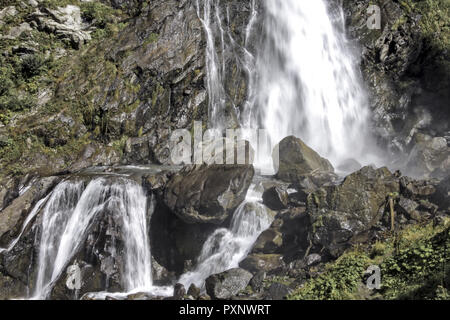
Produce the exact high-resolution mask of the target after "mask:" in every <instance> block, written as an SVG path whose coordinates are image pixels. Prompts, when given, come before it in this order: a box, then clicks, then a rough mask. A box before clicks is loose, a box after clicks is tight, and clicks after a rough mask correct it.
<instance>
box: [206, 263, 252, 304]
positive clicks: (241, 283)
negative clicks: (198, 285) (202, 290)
mask: <svg viewBox="0 0 450 320" xmlns="http://www.w3.org/2000/svg"><path fill="white" fill-rule="evenodd" d="M252 277H253V275H252V274H251V273H250V272H248V271H246V270H244V269H240V268H235V269H231V270H228V271H225V272H222V273H219V274H215V275H212V276H209V277H208V278H207V279H206V281H205V287H206V292H207V293H208V295H210V296H211V298H213V299H220V300H225V299H230V298H231V297H233V296H235V295H237V294H238V293H239V292H240V291H242V290H244V289H245V288H246V287H247V285H248V283H249V282H250V280H251V279H252Z"/></svg>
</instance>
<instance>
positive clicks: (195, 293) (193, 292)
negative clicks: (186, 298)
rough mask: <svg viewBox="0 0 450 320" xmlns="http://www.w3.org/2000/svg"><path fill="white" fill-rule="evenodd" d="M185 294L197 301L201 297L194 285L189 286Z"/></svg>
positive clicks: (199, 291) (198, 289)
mask: <svg viewBox="0 0 450 320" xmlns="http://www.w3.org/2000/svg"><path fill="white" fill-rule="evenodd" d="M187 294H188V295H190V296H192V297H193V298H194V299H198V298H199V297H200V295H201V290H200V288H198V287H197V286H196V285H195V284H193V283H192V284H191V285H190V286H189V289H188V291H187Z"/></svg>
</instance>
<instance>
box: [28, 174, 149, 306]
mask: <svg viewBox="0 0 450 320" xmlns="http://www.w3.org/2000/svg"><path fill="white" fill-rule="evenodd" d="M101 212H108V214H111V215H112V218H113V219H114V221H116V222H117V221H120V222H121V230H122V238H123V241H124V247H125V248H124V256H123V259H124V261H125V263H124V264H125V265H124V270H123V271H122V281H123V286H124V288H125V290H127V291H132V290H142V291H146V290H149V288H151V287H152V275H151V254H150V246H149V239H148V231H147V218H146V216H147V214H146V213H147V199H146V196H145V194H144V192H143V190H142V187H141V186H140V185H138V184H137V183H136V182H134V181H131V180H126V179H117V180H114V181H108V180H107V179H104V178H97V179H94V180H92V181H91V182H90V183H89V184H88V185H87V187H86V188H84V183H83V182H82V181H64V182H62V183H60V184H59V185H58V186H57V187H56V188H55V190H54V191H53V193H52V194H51V196H50V198H49V200H48V202H47V204H46V205H45V207H44V208H43V213H42V230H41V240H40V247H39V258H38V274H37V281H36V286H35V292H34V298H45V297H47V295H48V294H49V291H50V289H51V287H52V285H53V284H54V282H55V281H56V280H57V279H58V278H59V276H60V275H61V274H62V272H63V270H64V268H65V267H66V266H67V263H68V262H69V261H70V260H71V259H72V258H73V256H74V255H75V253H76V252H77V250H78V249H79V247H80V246H81V245H82V243H83V242H84V241H85V239H86V236H87V233H88V231H89V229H90V227H91V225H92V222H93V221H94V219H95V218H96V217H97V215H98V214H99V213H101Z"/></svg>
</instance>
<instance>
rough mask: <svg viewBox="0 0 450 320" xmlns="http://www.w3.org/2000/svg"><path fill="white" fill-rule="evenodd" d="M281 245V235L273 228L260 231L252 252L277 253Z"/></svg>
mask: <svg viewBox="0 0 450 320" xmlns="http://www.w3.org/2000/svg"><path fill="white" fill-rule="evenodd" d="M282 245H283V235H282V234H281V233H280V232H279V231H277V229H275V228H270V229H267V230H265V231H264V232H262V233H261V234H260V235H259V237H258V239H257V240H256V242H255V245H254V246H253V249H252V252H254V253H266V254H270V253H279V251H280V248H281V247H282Z"/></svg>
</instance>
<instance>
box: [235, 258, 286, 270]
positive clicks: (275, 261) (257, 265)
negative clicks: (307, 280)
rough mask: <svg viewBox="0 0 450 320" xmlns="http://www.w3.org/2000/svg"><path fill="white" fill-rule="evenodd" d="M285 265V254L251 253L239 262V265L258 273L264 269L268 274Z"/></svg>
mask: <svg viewBox="0 0 450 320" xmlns="http://www.w3.org/2000/svg"><path fill="white" fill-rule="evenodd" d="M283 266H284V263H283V256H282V255H280V254H250V255H249V256H248V257H247V258H245V259H244V260H242V261H241V262H240V263H239V267H240V268H243V269H245V270H248V271H250V272H251V273H253V274H256V273H258V272H260V271H264V272H266V273H267V274H270V273H271V272H274V271H276V270H279V269H281V268H282V267H283Z"/></svg>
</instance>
